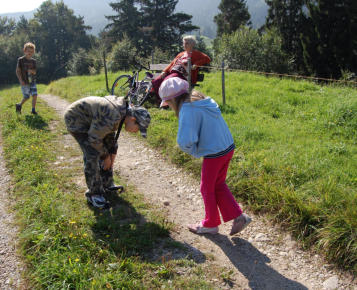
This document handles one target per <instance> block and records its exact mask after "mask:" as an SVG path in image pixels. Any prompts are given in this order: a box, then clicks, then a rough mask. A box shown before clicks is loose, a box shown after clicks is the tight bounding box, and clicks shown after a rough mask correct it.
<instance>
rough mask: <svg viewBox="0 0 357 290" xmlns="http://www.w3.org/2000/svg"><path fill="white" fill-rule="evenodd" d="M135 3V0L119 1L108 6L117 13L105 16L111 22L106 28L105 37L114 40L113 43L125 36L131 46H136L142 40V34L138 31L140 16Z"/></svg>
mask: <svg viewBox="0 0 357 290" xmlns="http://www.w3.org/2000/svg"><path fill="white" fill-rule="evenodd" d="M136 2H137V0H121V1H117V2H113V3H110V4H109V5H110V6H111V7H112V8H113V10H114V11H115V12H116V13H117V14H116V15H112V16H106V18H107V19H108V20H109V21H112V22H111V23H109V24H108V25H107V27H106V28H107V29H109V32H108V35H107V37H111V38H112V39H115V41H113V42H114V43H115V42H117V41H119V40H123V38H124V37H125V36H127V37H129V38H130V39H131V41H132V43H133V44H135V45H138V43H139V40H140V39H141V38H142V32H141V31H140V29H139V28H140V21H141V17H142V14H141V13H140V12H139V11H138V9H137V7H136V6H135V3H136Z"/></svg>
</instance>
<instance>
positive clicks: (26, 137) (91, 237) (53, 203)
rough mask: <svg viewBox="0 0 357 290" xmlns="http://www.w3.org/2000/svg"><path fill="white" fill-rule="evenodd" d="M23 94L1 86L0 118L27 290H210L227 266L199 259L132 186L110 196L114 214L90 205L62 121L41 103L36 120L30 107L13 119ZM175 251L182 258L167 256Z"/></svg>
mask: <svg viewBox="0 0 357 290" xmlns="http://www.w3.org/2000/svg"><path fill="white" fill-rule="evenodd" d="M44 89H45V87H44V86H41V85H40V86H39V91H40V92H43V91H44ZM19 92H20V89H19V87H18V86H13V87H6V88H4V89H0V95H1V101H0V112H1V115H0V116H1V117H0V121H1V125H2V139H3V144H2V145H3V148H4V156H5V160H6V163H7V167H8V169H9V172H10V174H11V176H12V184H13V186H12V187H11V192H10V194H9V196H10V197H11V199H12V200H13V204H14V207H13V208H12V210H13V211H14V212H15V213H16V222H17V224H18V225H19V232H20V243H19V244H20V247H21V254H22V255H23V258H24V261H25V263H26V264H27V267H26V268H27V270H26V273H23V274H24V277H25V279H26V280H27V283H28V284H27V289H49V288H51V289H155V288H156V289H157V288H161V287H166V288H172V287H173V288H180V289H183V288H186V289H187V288H189V289H191V288H192V289H212V288H213V286H212V285H210V283H209V282H206V281H209V280H211V278H212V276H211V275H213V277H214V278H216V277H217V276H219V275H221V274H222V275H225V269H224V268H223V267H222V268H218V267H217V268H215V269H205V266H202V265H201V264H198V263H196V262H194V260H192V257H191V255H190V253H189V252H188V251H187V250H186V248H185V246H184V245H183V244H182V243H180V242H178V241H175V240H173V239H171V238H170V237H169V230H170V229H172V228H173V227H174V226H175V225H173V224H171V223H169V222H168V221H167V220H166V218H165V216H163V215H162V213H161V212H160V211H159V210H158V209H157V208H156V207H155V206H153V205H150V204H147V203H145V202H144V199H143V196H142V195H140V193H138V192H137V191H136V190H135V188H134V187H133V186H130V185H128V186H127V188H126V191H125V193H123V194H121V195H120V197H118V196H117V195H116V194H115V195H114V194H113V196H111V197H110V200H111V203H112V204H114V205H115V206H113V208H111V210H110V211H101V210H93V209H91V208H89V207H88V206H87V205H86V203H85V201H84V200H85V199H84V194H83V193H84V191H85V189H84V188H81V187H79V185H78V184H77V183H76V182H75V180H76V179H79V178H81V179H83V172H82V162H81V153H79V152H74V150H75V149H68V148H65V146H64V144H63V143H62V139H63V138H64V134H67V133H66V130H65V128H64V124H63V122H62V120H61V121H60V120H59V116H57V115H56V113H55V112H54V111H53V110H51V109H50V108H48V107H46V106H45V105H44V104H43V103H42V102H41V101H40V102H39V104H38V111H39V112H40V114H39V115H38V116H33V115H31V114H29V112H30V107H31V106H30V104H27V103H26V104H25V106H24V108H23V114H22V115H17V114H15V110H14V104H15V102H16V101H17V98H21V96H19ZM67 147H68V146H67ZM75 157H77V158H78V159H77V162H76V161H75V160H74V159H73V158H75ZM116 181H117V182H119V183H122V184H123V181H121V180H119V179H117V180H116ZM143 220H145V221H146V222H143ZM174 249H178V250H179V251H180V252H182V253H183V258H180V259H171V258H170V255H169V256H168V257H166V255H167V253H170V252H172V251H173V250H174ZM155 257H156V258H155ZM182 273H185V275H183V274H182ZM226 276H227V275H226Z"/></svg>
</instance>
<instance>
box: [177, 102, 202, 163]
mask: <svg viewBox="0 0 357 290" xmlns="http://www.w3.org/2000/svg"><path fill="white" fill-rule="evenodd" d="M198 131H199V124H198V120H197V116H195V114H194V112H192V110H190V109H188V110H181V112H180V117H179V129H178V132H177V143H178V145H179V147H180V148H181V150H182V151H184V152H186V153H188V154H190V155H192V156H194V157H197V158H198V157H200V156H198V152H197V151H198V150H197V148H198V146H197V145H198V141H199V137H198V136H199V135H198V134H199V132H198Z"/></svg>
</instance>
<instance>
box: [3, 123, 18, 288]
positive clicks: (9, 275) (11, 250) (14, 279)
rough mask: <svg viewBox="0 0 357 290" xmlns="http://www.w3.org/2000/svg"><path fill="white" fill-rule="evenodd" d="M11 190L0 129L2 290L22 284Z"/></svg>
mask: <svg viewBox="0 0 357 290" xmlns="http://www.w3.org/2000/svg"><path fill="white" fill-rule="evenodd" d="M9 188H10V176H9V174H8V172H7V170H6V167H5V162H4V159H3V149H2V139H1V129H0V200H1V202H0V289H17V288H20V287H21V286H20V285H21V283H22V281H21V278H20V273H21V270H22V267H23V265H22V263H21V260H20V258H19V257H18V256H17V255H16V242H17V240H16V234H17V228H16V226H15V225H14V224H13V221H14V216H13V214H12V213H11V212H10V211H9V205H10V203H11V201H10V199H9V196H8V192H9Z"/></svg>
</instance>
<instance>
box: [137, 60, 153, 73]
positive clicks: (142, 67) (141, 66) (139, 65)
mask: <svg viewBox="0 0 357 290" xmlns="http://www.w3.org/2000/svg"><path fill="white" fill-rule="evenodd" d="M133 63H134V66H135V67H136V68H137V69H138V71H141V70H142V69H146V70H150V68H147V67H146V66H144V65H142V64H141V63H140V62H138V61H136V60H135V59H133Z"/></svg>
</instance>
